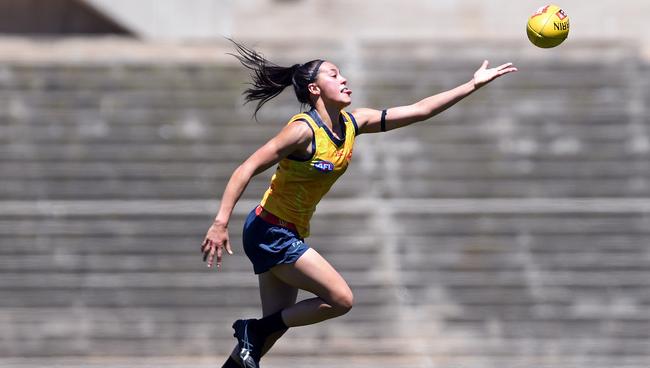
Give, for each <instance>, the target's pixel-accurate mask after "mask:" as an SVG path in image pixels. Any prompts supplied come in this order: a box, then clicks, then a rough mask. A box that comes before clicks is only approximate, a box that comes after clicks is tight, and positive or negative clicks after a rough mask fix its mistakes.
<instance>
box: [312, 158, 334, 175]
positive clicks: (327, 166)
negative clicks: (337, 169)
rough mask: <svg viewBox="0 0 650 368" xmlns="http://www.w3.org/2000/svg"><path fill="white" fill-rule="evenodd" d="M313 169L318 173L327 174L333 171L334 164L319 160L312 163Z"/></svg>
mask: <svg viewBox="0 0 650 368" xmlns="http://www.w3.org/2000/svg"><path fill="white" fill-rule="evenodd" d="M314 168H315V169H316V170H318V171H320V172H324V173H328V172H331V171H334V164H333V163H331V162H329V161H325V160H319V161H316V162H314Z"/></svg>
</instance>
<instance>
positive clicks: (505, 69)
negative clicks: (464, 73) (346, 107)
mask: <svg viewBox="0 0 650 368" xmlns="http://www.w3.org/2000/svg"><path fill="white" fill-rule="evenodd" d="M487 66H488V61H487V60H485V61H484V62H483V64H482V65H481V67H480V68H479V69H478V70H477V71H476V72H475V73H474V77H473V78H472V79H471V80H470V81H468V82H466V83H463V84H461V85H459V86H458V87H456V88H453V89H450V90H448V91H445V92H441V93H438V94H436V95H433V96H429V97H427V98H425V99H422V100H420V101H418V102H416V103H414V104H412V105H407V106H398V107H391V108H389V109H387V110H386V115H385V119H384V121H385V129H384V130H386V131H387V130H392V129H397V128H401V127H405V126H407V125H411V124H413V123H415V122H418V121H422V120H427V119H429V118H431V117H433V116H435V115H437V114H439V113H441V112H443V111H445V110H447V109H448V108H450V107H452V106H453V105H455V104H456V103H457V102H459V101H460V100H462V99H464V98H465V97H467V96H469V95H470V94H472V93H473V92H474V91H476V90H477V89H479V88H480V87H482V86H484V85H486V84H488V83H489V82H491V81H493V80H494V79H496V78H498V77H500V76H502V75H505V74H508V73H511V72H516V71H517V68H515V67H514V66H513V65H512V63H506V64H502V65H500V66H498V67H496V68H490V69H488V68H487ZM353 114H354V116H355V118H356V120H357V124H358V127H359V133H360V134H361V133H377V132H381V131H383V130H382V126H381V125H382V124H381V120H382V117H381V116H382V111H380V110H374V109H368V108H361V109H357V110H355V111H354V112H353Z"/></svg>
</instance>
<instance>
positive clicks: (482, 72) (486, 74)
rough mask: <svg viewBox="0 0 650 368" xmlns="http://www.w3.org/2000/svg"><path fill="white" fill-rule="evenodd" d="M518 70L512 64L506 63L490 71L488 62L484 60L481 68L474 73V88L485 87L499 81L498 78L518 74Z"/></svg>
mask: <svg viewBox="0 0 650 368" xmlns="http://www.w3.org/2000/svg"><path fill="white" fill-rule="evenodd" d="M516 71H517V68H516V67H515V66H514V65H513V64H512V63H505V64H501V65H499V66H497V67H496V68H489V69H488V61H487V60H484V61H483V64H482V65H481V67H480V68H478V70H477V71H476V72H475V73H474V86H475V87H476V88H480V87H483V86H484V85H486V84H487V83H489V82H491V81H493V80H495V79H497V78H498V77H500V76H502V75H505V74H508V73H512V72H516Z"/></svg>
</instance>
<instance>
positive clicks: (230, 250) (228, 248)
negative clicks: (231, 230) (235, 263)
mask: <svg viewBox="0 0 650 368" xmlns="http://www.w3.org/2000/svg"><path fill="white" fill-rule="evenodd" d="M226 252H228V254H230V255H232V248H230V240H226Z"/></svg>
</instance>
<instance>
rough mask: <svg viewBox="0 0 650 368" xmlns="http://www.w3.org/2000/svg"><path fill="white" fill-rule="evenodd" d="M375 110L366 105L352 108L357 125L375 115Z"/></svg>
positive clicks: (362, 123)
mask: <svg viewBox="0 0 650 368" xmlns="http://www.w3.org/2000/svg"><path fill="white" fill-rule="evenodd" d="M376 113H377V110H373V109H369V108H367V107H360V108H356V109H354V110H352V115H354V118H355V119H356V122H357V124H358V125H364V124H365V123H367V122H368V121H369V120H370V119H372V117H373V116H374V115H376Z"/></svg>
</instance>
